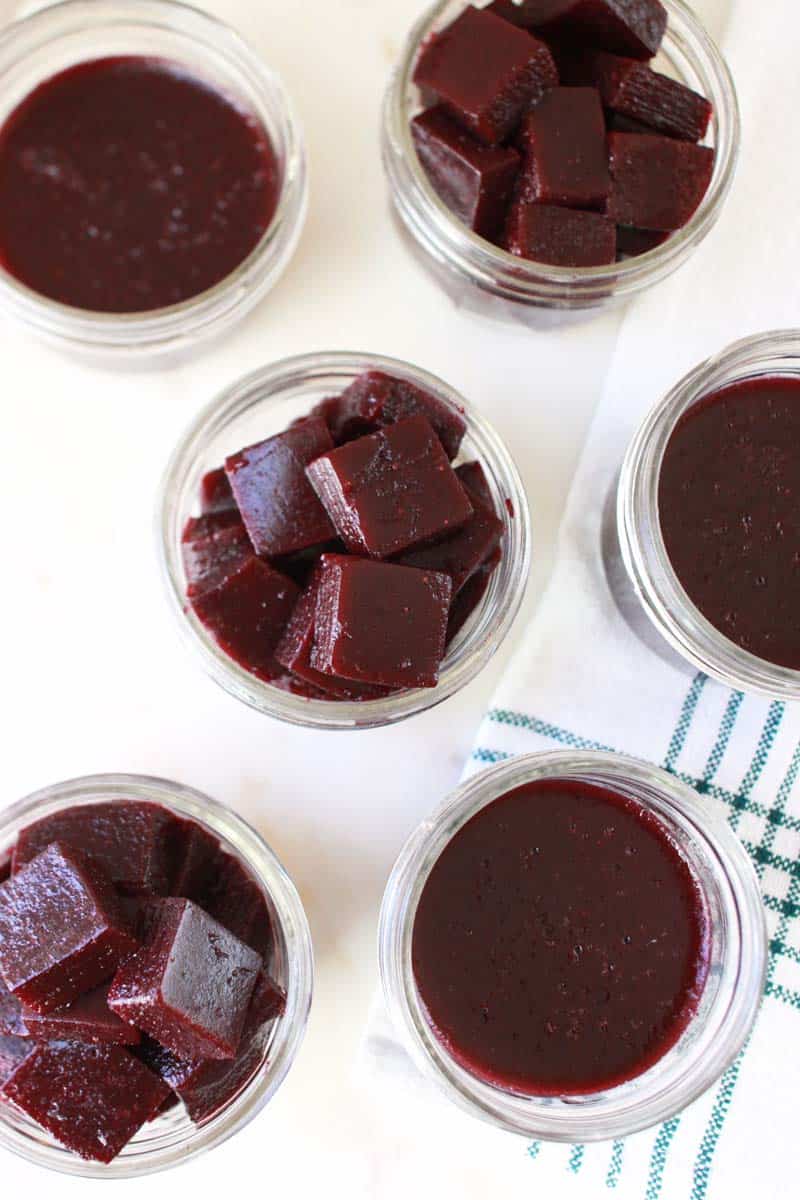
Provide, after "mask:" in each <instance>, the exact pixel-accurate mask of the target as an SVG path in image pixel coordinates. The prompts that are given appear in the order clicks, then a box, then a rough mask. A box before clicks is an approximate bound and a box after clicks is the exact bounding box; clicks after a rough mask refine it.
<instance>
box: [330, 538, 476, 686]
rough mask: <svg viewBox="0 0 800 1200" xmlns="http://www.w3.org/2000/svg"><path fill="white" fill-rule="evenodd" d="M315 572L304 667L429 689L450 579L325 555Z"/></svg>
mask: <svg viewBox="0 0 800 1200" xmlns="http://www.w3.org/2000/svg"><path fill="white" fill-rule="evenodd" d="M322 569H323V574H322V581H321V583H320V594H319V600H318V602H317V624H316V630H315V635H314V649H313V651H312V654H311V665H312V666H313V667H314V668H315V669H316V670H318V671H323V672H325V673H327V674H332V675H338V676H341V677H343V678H344V679H353V680H356V681H357V682H360V683H372V684H378V685H379V686H381V687H393V688H409V687H435V686H436V684H437V683H438V681H439V666H440V664H441V660H442V658H443V656H444V638H445V631H446V629H447V616H448V612H449V608H450V600H451V598H452V591H453V585H452V583H451V581H450V578H449V577H448V576H447V575H441V574H439V573H437V572H434V571H419V570H417V569H415V568H414V567H402V566H398V565H396V564H394V563H378V562H371V561H369V560H366V559H359V558H346V557H343V556H341V555H333V554H332V555H326V556H325V558H323V560H322Z"/></svg>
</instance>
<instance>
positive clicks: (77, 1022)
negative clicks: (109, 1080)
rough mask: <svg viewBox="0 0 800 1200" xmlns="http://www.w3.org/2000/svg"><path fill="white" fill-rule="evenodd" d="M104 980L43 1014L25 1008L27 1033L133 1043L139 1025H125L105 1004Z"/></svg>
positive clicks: (54, 1038)
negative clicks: (67, 1003) (75, 998)
mask: <svg viewBox="0 0 800 1200" xmlns="http://www.w3.org/2000/svg"><path fill="white" fill-rule="evenodd" d="M110 986H111V985H110V984H108V983H105V984H103V986H102V987H99V988H95V989H94V990H93V991H91V992H85V993H84V994H83V995H82V996H79V997H78V999H77V1000H75V1001H74V1002H73V1003H72V1004H70V1005H68V1006H67V1007H66V1008H56V1009H53V1011H52V1012H49V1013H46V1014H42V1013H36V1012H28V1011H27V1010H26V1011H25V1016H24V1020H25V1025H26V1026H27V1029H28V1036H29V1037H32V1038H35V1039H36V1040H37V1041H38V1042H45V1041H53V1042H96V1043H104V1044H106V1045H111V1046H136V1045H137V1044H138V1043H139V1042H140V1041H141V1034H140V1033H139V1031H138V1029H134V1028H133V1026H131V1025H128V1024H126V1023H125V1021H123V1020H122V1019H121V1018H120V1017H118V1016H117V1014H116V1013H115V1012H112V1010H111V1009H110V1008H109V1007H108V989H109V987H110Z"/></svg>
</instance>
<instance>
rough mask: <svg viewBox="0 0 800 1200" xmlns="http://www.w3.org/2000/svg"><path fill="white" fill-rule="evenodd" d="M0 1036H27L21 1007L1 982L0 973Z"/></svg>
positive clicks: (0, 976)
mask: <svg viewBox="0 0 800 1200" xmlns="http://www.w3.org/2000/svg"><path fill="white" fill-rule="evenodd" d="M0 1036H3V1037H20V1038H25V1037H27V1036H28V1026H27V1024H26V1023H25V1017H24V1014H23V1008H22V1004H21V1003H20V1001H19V1000H18V999H17V997H16V996H13V995H12V994H11V992H10V991H9V990H8V988H7V987H6V985H5V983H4V982H3V976H2V974H0Z"/></svg>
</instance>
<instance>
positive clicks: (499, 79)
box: [414, 6, 558, 146]
mask: <svg viewBox="0 0 800 1200" xmlns="http://www.w3.org/2000/svg"><path fill="white" fill-rule="evenodd" d="M414 82H415V83H417V84H418V85H419V87H421V88H424V89H427V90H429V91H431V92H433V93H434V94H435V95H436V96H437V98H438V99H439V100H440V102H441V103H442V104H444V106H445V107H446V108H447V110H448V111H449V112H450V114H451V115H452V116H454V117H455V118H456V120H458V121H459V122H460V124H462V125H463V126H465V127H466V128H467V129H468V130H470V131H471V132H472V133H474V134H475V135H476V136H477V137H478V138H479V139H480V140H481V141H482V142H484V143H485V144H486V145H487V146H496V145H498V144H499V143H500V142H502V141H503V140H504V139H505V138H506V137H508V135H509V134H510V133H512V132H513V130H514V127H515V126H516V124H517V123H518V121H519V119H520V117H521V116H522V114H523V113H524V111H525V110H526V109H527V108H528V107H530V105H532V104H534V103H535V102H536V101H537V100H539V99H541V97H542V96H543V95H544V93H545V91H546V90H547V89H548V88H550V87H555V85H556V84H557V83H558V74H557V72H556V67H555V63H554V62H553V56H552V54H551V53H550V50H549V49H548V47H547V46H546V45H545V44H544V43H543V42H540V41H539V40H537V39H536V38H533V37H531V36H530V35H529V34H527V33H526V32H525V31H524V30H521V29H517V28H515V26H513V25H511V24H509V22H507V21H503V20H502V19H501V18H500V17H498V16H496V15H495V14H494V13H490V12H487V11H486V10H485V9H477V8H475V7H473V6H470V7H469V8H467V9H465V10H464V12H463V13H462V14H461V15H460V16H459V17H457V18H456V20H455V21H453V23H452V24H451V25H449V26H448V27H447V28H446V29H443V30H442V31H441V32H440V33H438V34H436V36H435V37H434V38H432V39H431V41H430V42H429V43H428V44H427V45H426V46H425V47H424V48H423V50H422V53H421V54H420V57H419V60H418V62H417V67H416V70H415V72H414Z"/></svg>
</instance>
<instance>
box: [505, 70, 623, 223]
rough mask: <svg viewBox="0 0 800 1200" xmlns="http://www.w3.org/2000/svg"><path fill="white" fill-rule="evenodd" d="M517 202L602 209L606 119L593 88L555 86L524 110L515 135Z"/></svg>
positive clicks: (605, 185)
mask: <svg viewBox="0 0 800 1200" xmlns="http://www.w3.org/2000/svg"><path fill="white" fill-rule="evenodd" d="M518 138H519V144H520V146H521V148H522V152H523V160H522V171H521V174H520V179H519V185H518V191H519V195H520V197H521V198H522V199H523V200H527V201H535V202H537V203H539V204H560V205H565V206H566V207H568V208H597V209H602V208H603V207H604V205H605V202H606V199H607V198H608V190H609V187H610V184H611V180H610V178H609V174H608V152H607V150H606V123H605V118H604V116H603V106H602V104H601V103H600V93H599V92H598V91H597V89H596V88H584V87H576V88H572V87H570V88H567V87H558V88H553V89H552V91H549V92H548V93H547V95H546V96H544V97H543V98H542V100H541V101H540V102H539V104H537V106H536V107H535V108H534V109H532V110H531V111H530V112H529V113H526V115H525V117H524V118H523V121H522V125H521V127H520V131H519V134H518Z"/></svg>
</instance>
